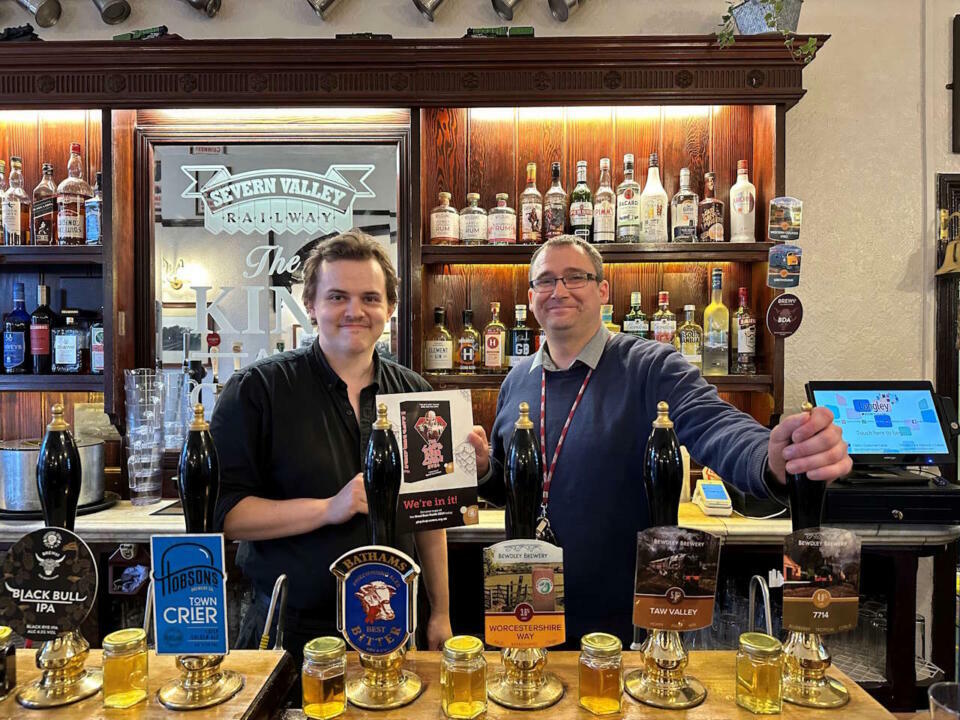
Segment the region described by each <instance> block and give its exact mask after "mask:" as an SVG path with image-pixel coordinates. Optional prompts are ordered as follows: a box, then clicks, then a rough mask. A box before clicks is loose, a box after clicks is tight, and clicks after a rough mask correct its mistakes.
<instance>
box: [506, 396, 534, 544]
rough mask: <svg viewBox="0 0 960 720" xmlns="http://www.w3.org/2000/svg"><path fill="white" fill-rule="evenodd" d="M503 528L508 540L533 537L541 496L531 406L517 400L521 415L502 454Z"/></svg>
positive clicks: (530, 538)
mask: <svg viewBox="0 0 960 720" xmlns="http://www.w3.org/2000/svg"><path fill="white" fill-rule="evenodd" d="M504 481H505V482H504V484H505V485H506V491H507V492H506V499H507V512H506V514H505V515H506V517H505V520H506V531H507V539H508V540H533V539H535V538H536V536H537V530H536V524H537V509H538V508H539V507H540V502H541V500H542V499H543V472H542V470H541V464H540V446H539V443H538V442H537V436H536V435H535V434H534V432H533V422H531V420H530V406H529V405H528V404H527V403H525V402H522V403H520V417H518V418H517V422H516V423H515V424H514V426H513V437H511V438H510V444H509V445H508V446H507V454H506V455H505V456H504Z"/></svg>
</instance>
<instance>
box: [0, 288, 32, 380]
mask: <svg viewBox="0 0 960 720" xmlns="http://www.w3.org/2000/svg"><path fill="white" fill-rule="evenodd" d="M26 302H27V299H26V295H25V294H24V290H23V283H22V282H17V283H14V284H13V310H11V311H10V312H8V313H7V314H6V315H4V316H3V372H5V373H10V374H16V375H19V374H22V373H28V372H30V367H31V365H32V364H33V361H32V360H31V358H30V316H29V315H28V314H27V308H26Z"/></svg>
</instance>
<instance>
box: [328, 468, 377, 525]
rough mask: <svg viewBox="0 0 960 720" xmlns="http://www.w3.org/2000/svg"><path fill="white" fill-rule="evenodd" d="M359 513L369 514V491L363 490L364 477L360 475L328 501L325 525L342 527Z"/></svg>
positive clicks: (355, 476) (354, 477)
mask: <svg viewBox="0 0 960 720" xmlns="http://www.w3.org/2000/svg"><path fill="white" fill-rule="evenodd" d="M357 513H363V514H364V515H366V514H367V491H366V490H364V488H363V475H361V474H360V473H357V474H356V475H354V476H353V478H352V479H351V480H350V482H348V483H347V484H346V485H344V487H343V489H342V490H340V492H338V493H337V494H336V495H334V496H333V497H332V498H330V499H328V500H327V513H326V518H325V520H326V522H325V523H324V525H342V524H343V523H345V522H346V521H347V520H349V519H350V518H352V517H353V516H354V515H356V514H357Z"/></svg>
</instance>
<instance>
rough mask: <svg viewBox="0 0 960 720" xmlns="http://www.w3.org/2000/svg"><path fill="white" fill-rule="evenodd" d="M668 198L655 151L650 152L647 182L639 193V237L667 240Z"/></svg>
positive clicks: (658, 241)
mask: <svg viewBox="0 0 960 720" xmlns="http://www.w3.org/2000/svg"><path fill="white" fill-rule="evenodd" d="M669 204H670V199H669V198H668V197H667V191H666V190H664V189H663V183H661V182H660V166H659V161H658V160H657V154H656V153H650V167H649V169H648V170H647V184H646V185H644V186H643V192H642V193H640V222H641V224H642V226H641V229H640V239H641V240H642V241H643V242H648V243H665V242H667V206H668V205H669Z"/></svg>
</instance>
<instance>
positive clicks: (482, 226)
mask: <svg viewBox="0 0 960 720" xmlns="http://www.w3.org/2000/svg"><path fill="white" fill-rule="evenodd" d="M486 241H487V211H486V210H484V209H483V208H482V207H480V193H467V205H466V207H464V208H463V209H462V210H461V211H460V243H461V244H462V245H482V244H483V243H485V242H486Z"/></svg>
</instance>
